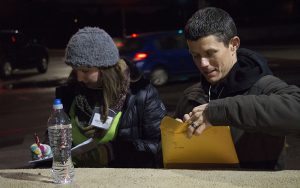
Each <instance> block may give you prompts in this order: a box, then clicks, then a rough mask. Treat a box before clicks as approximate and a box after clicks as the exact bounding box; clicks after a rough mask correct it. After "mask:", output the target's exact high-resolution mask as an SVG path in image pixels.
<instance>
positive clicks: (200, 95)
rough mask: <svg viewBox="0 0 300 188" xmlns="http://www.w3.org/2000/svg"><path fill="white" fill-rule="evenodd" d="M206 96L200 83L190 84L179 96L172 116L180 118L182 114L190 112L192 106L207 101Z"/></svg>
mask: <svg viewBox="0 0 300 188" xmlns="http://www.w3.org/2000/svg"><path fill="white" fill-rule="evenodd" d="M206 98H207V97H206V95H205V93H204V91H203V89H201V84H200V83H197V84H195V85H192V86H191V87H189V88H187V89H186V90H185V91H184V92H183V95H182V96H181V97H180V99H179V101H178V103H177V105H176V110H175V112H174V115H173V117H174V118H179V119H182V118H183V116H184V114H188V113H189V112H191V111H192V110H193V108H194V107H196V106H199V105H201V104H205V103H207V100H206Z"/></svg>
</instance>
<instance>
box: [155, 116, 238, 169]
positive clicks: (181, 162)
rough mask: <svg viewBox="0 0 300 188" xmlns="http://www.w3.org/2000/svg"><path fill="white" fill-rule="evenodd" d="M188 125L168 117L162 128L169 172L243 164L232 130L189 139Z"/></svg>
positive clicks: (207, 132)
mask: <svg viewBox="0 0 300 188" xmlns="http://www.w3.org/2000/svg"><path fill="white" fill-rule="evenodd" d="M187 127H188V125H187V124H186V123H181V122H179V121H177V120H175V119H173V118H171V117H168V116H166V117H165V118H164V119H163V120H162V122H161V125H160V129H161V135H162V152H163V162H164V167H165V168H201V167H227V166H228V167H232V166H237V165H238V163H239V160H238V158H237V154H236V151H235V147H234V144H233V141H232V137H231V133H230V129H229V127H228V126H215V127H209V128H208V129H206V130H205V131H204V132H203V133H202V134H201V135H200V136H193V137H192V138H191V139H189V138H187V136H186V132H187Z"/></svg>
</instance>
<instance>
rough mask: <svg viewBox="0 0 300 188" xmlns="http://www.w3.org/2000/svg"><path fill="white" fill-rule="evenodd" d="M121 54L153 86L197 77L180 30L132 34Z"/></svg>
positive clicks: (123, 45)
mask: <svg viewBox="0 0 300 188" xmlns="http://www.w3.org/2000/svg"><path fill="white" fill-rule="evenodd" d="M119 50H120V55H121V56H123V57H126V58H128V59H130V60H132V61H133V62H134V63H136V65H137V67H138V68H139V69H140V70H141V71H142V72H143V73H144V75H145V77H146V78H149V79H150V80H151V82H152V83H153V84H154V85H163V84H166V83H167V82H168V81H170V80H184V79H188V78H190V77H192V76H199V71H198V69H197V67H196V66H195V65H194V63H193V59H192V57H191V55H190V54H189V51H188V48H187V45H186V40H185V38H184V35H183V32H182V30H179V31H168V32H157V33H147V34H133V35H131V36H129V37H127V38H125V40H124V41H123V44H122V45H121V46H120V48H119Z"/></svg>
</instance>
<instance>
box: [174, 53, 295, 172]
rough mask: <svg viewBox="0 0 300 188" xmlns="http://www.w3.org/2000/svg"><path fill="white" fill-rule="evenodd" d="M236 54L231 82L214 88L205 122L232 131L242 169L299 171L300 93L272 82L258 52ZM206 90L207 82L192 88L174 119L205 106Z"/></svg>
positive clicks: (277, 81)
mask: <svg viewBox="0 0 300 188" xmlns="http://www.w3.org/2000/svg"><path fill="white" fill-rule="evenodd" d="M237 55H238V56H237V57H238V62H237V63H236V64H235V65H234V66H233V68H232V69H231V70H230V72H229V74H228V75H227V77H226V78H225V79H224V80H223V81H221V82H220V83H218V84H217V85H214V86H212V87H211V89H210V90H211V92H210V93H211V95H210V100H211V101H210V102H209V104H208V108H207V113H206V114H207V118H208V119H209V121H210V122H211V123H212V124H213V125H215V126H218V125H230V126H231V132H232V136H233V140H234V143H235V146H236V150H237V154H238V158H239V160H240V165H241V167H244V168H261V169H274V168H279V169H300V89H299V88H298V87H296V86H292V85H288V84H286V83H285V82H284V81H282V80H280V79H279V78H277V77H274V76H273V75H272V73H271V71H270V70H269V68H268V66H267V62H266V61H265V59H263V58H262V57H261V56H260V55H258V54H257V53H255V52H253V51H250V50H246V49H240V50H238V54H237ZM208 90H209V83H208V82H207V81H206V80H205V79H202V80H201V82H200V83H198V84H196V85H194V86H192V87H190V88H188V89H187V90H186V91H185V92H184V95H183V97H182V98H181V99H180V101H179V103H178V105H177V109H176V112H175V117H178V118H182V117H183V115H184V114H185V113H188V112H190V111H192V109H193V107H195V106H198V105H200V104H205V103H207V102H208V98H209V96H208V93H209V92H208ZM284 141H285V144H284ZM283 148H284V149H283ZM276 165H277V166H276Z"/></svg>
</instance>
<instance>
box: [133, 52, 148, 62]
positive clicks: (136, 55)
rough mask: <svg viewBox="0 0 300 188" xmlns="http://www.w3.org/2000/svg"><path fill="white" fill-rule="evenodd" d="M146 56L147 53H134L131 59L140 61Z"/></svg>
mask: <svg viewBox="0 0 300 188" xmlns="http://www.w3.org/2000/svg"><path fill="white" fill-rule="evenodd" d="M147 57H148V54H147V53H136V54H135V56H134V58H133V61H141V60H144V59H146V58H147Z"/></svg>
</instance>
